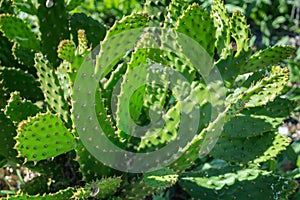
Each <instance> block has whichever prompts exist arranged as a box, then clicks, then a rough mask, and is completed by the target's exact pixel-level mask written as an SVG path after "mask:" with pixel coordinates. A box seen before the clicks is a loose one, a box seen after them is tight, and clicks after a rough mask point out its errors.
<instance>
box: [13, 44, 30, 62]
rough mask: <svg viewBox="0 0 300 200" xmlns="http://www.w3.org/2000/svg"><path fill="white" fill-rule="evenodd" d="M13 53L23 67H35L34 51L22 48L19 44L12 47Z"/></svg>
mask: <svg viewBox="0 0 300 200" xmlns="http://www.w3.org/2000/svg"><path fill="white" fill-rule="evenodd" d="M12 53H13V56H14V57H15V59H16V60H17V61H18V62H19V63H20V64H23V65H26V66H33V65H34V59H33V58H34V53H35V52H34V51H33V50H32V49H28V48H26V47H23V46H21V45H20V44H19V43H15V44H14V46H13V47H12Z"/></svg>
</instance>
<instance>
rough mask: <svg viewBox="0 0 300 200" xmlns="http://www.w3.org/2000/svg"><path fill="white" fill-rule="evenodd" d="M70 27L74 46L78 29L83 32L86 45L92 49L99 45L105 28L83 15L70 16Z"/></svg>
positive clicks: (76, 41)
mask: <svg viewBox="0 0 300 200" xmlns="http://www.w3.org/2000/svg"><path fill="white" fill-rule="evenodd" d="M70 26H71V33H72V35H73V40H74V42H75V44H78V40H77V33H78V30H80V29H82V30H84V31H85V34H86V38H87V40H88V41H89V44H88V45H89V46H92V47H96V46H97V45H99V44H100V41H102V40H103V39H104V37H105V33H106V28H105V27H104V26H103V25H102V24H101V23H99V22H98V21H97V20H94V19H93V18H92V17H88V16H86V15H85V14H83V13H75V14H73V15H72V16H71V21H70Z"/></svg>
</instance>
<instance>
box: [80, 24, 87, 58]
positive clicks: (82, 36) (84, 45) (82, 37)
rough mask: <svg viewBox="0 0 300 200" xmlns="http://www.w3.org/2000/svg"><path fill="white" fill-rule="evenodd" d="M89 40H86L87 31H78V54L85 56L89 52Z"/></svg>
mask: <svg viewBox="0 0 300 200" xmlns="http://www.w3.org/2000/svg"><path fill="white" fill-rule="evenodd" d="M87 43H88V40H87V38H86V34H85V31H84V30H82V29H79V30H78V53H79V55H84V54H85V53H86V52H88V44H87Z"/></svg>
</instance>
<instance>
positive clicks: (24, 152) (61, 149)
mask: <svg viewBox="0 0 300 200" xmlns="http://www.w3.org/2000/svg"><path fill="white" fill-rule="evenodd" d="M17 132H18V135H17V136H16V137H15V140H16V141H17V144H16V145H15V148H16V149H17V150H18V151H19V156H22V157H25V158H26V159H27V160H28V161H40V160H45V159H47V158H51V157H54V156H57V155H60V154H62V153H65V152H68V151H70V150H72V149H74V148H75V146H76V142H75V139H74V136H73V135H72V134H71V133H70V132H69V131H68V129H67V128H66V127H65V126H64V125H63V122H62V121H61V119H60V118H59V117H57V116H55V115H53V114H50V113H45V114H38V115H36V116H35V117H29V118H28V119H27V120H26V121H23V122H21V123H20V124H19V127H18V129H17Z"/></svg>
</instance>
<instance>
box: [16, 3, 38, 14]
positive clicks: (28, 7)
mask: <svg viewBox="0 0 300 200" xmlns="http://www.w3.org/2000/svg"><path fill="white" fill-rule="evenodd" d="M13 2H14V6H15V7H16V8H17V9H20V10H21V11H22V12H25V13H28V14H30V15H36V14H37V8H36V7H35V5H34V4H33V2H32V0H27V1H26V2H24V0H13Z"/></svg>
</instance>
